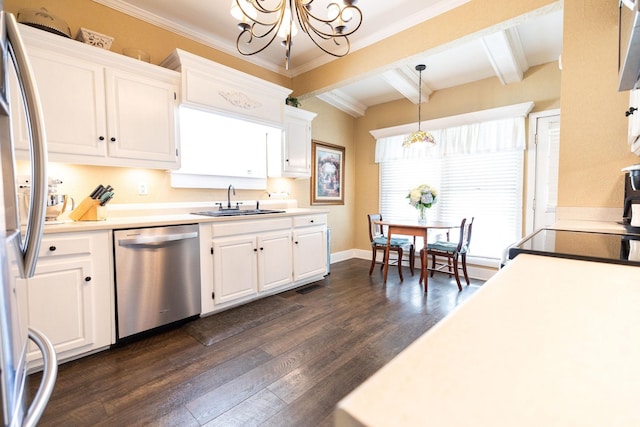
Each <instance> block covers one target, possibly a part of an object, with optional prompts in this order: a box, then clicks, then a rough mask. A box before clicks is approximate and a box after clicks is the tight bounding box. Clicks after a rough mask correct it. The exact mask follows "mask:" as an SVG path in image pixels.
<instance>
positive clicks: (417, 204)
mask: <svg viewBox="0 0 640 427" xmlns="http://www.w3.org/2000/svg"><path fill="white" fill-rule="evenodd" d="M407 199H409V204H410V205H411V206H413V207H414V208H416V209H418V210H419V211H420V221H421V222H424V221H425V210H426V209H429V208H430V207H431V206H433V204H434V203H435V202H436V201H437V200H438V190H436V189H435V188H434V187H431V186H429V185H427V184H422V185H419V186H417V187H416V188H414V189H412V190H410V191H409V194H408V195H407Z"/></svg>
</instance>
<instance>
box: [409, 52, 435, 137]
mask: <svg viewBox="0 0 640 427" xmlns="http://www.w3.org/2000/svg"><path fill="white" fill-rule="evenodd" d="M426 68H427V66H426V65H424V64H419V65H416V71H418V73H420V77H419V83H418V130H417V131H415V132H411V133H410V134H409V135H407V136H406V137H405V138H404V142H403V143H402V146H403V147H409V146H411V144H416V143H419V142H427V143H429V144H431V145H435V143H436V140H435V138H434V137H433V135H431V133H429V132H425V131H423V130H421V129H420V124H421V123H420V121H421V117H420V115H421V112H422V111H421V110H422V72H423V71H424V70H425V69H426Z"/></svg>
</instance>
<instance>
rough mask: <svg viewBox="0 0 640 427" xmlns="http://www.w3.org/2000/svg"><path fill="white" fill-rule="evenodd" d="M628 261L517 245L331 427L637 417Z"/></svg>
mask: <svg viewBox="0 0 640 427" xmlns="http://www.w3.org/2000/svg"><path fill="white" fill-rule="evenodd" d="M639 397H640V268H637V267H632V266H623V265H614V264H605V263H596V262H587V261H576V260H568V259H560V258H551V257H542V256H535V255H527V254H521V255H519V256H518V257H517V258H516V259H515V260H513V261H512V262H510V263H509V264H508V265H507V266H506V267H505V268H504V269H503V270H501V271H500V272H499V273H498V274H497V275H496V276H494V277H493V278H492V279H490V280H489V281H488V282H486V283H485V284H484V285H483V286H482V288H481V289H479V290H478V291H477V292H476V293H475V294H474V295H473V296H472V297H471V298H469V299H468V300H467V301H466V302H465V303H463V304H462V305H461V306H460V307H458V308H457V309H456V310H455V312H454V313H452V314H451V315H449V316H447V317H446V318H445V319H443V320H442V321H441V322H439V323H438V324H436V325H435V326H434V327H433V328H431V329H430V330H429V331H427V332H426V333H425V334H424V335H423V336H422V337H420V338H419V339H418V340H416V341H415V342H414V343H413V344H411V345H410V346H409V347H408V348H407V349H405V350H404V351H403V352H402V353H400V354H399V355H398V356H397V357H396V358H394V359H393V360H392V361H391V362H390V363H389V364H387V365H386V366H384V367H383V368H382V369H381V370H380V371H378V372H377V373H376V374H375V375H374V376H372V377H371V378H370V379H368V380H367V381H366V382H364V383H363V384H362V385H361V386H359V387H358V388H357V389H356V390H354V391H353V392H352V393H351V394H350V395H348V396H347V397H345V398H344V399H343V400H342V401H341V402H340V403H339V404H338V408H337V410H336V426H338V427H344V426H403V427H407V426H447V427H455V426H465V427H467V426H492V427H497V426H505V427H506V426H508V427H513V426H519V427H526V426H532V427H533V426H536V427H539V426H545V427H548V426H563V427H564V426H581V427H584V426H598V427H601V426H640V405H639V404H638V399H639Z"/></svg>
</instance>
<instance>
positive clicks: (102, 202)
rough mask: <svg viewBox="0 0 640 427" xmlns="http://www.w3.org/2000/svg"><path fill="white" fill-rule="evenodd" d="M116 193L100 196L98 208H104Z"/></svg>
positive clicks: (111, 192)
mask: <svg viewBox="0 0 640 427" xmlns="http://www.w3.org/2000/svg"><path fill="white" fill-rule="evenodd" d="M115 195H116V193H114V192H113V191H109V192H107V193H104V194H103V195H102V197H101V198H100V206H104V205H106V204H107V203H109V200H111V199H113V196H115Z"/></svg>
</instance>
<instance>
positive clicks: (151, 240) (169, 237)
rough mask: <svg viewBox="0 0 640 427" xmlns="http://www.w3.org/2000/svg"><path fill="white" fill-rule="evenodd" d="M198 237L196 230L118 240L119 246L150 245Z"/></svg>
mask: <svg viewBox="0 0 640 427" xmlns="http://www.w3.org/2000/svg"><path fill="white" fill-rule="evenodd" d="M197 237H198V232H197V231H194V232H191V233H176V234H161V235H156V236H138V237H134V238H132V239H120V240H118V245H119V246H137V245H141V246H150V245H161V244H163V243H166V242H175V241H177V240H187V239H195V238H197Z"/></svg>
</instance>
